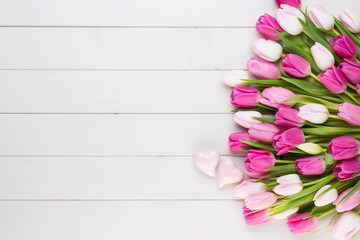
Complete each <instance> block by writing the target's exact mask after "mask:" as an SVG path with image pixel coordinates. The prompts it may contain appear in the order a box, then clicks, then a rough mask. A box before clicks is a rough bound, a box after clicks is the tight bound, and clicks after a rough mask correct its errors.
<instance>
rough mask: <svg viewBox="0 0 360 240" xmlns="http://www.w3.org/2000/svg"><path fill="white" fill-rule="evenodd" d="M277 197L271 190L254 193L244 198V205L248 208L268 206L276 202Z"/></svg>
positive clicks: (254, 208) (255, 208)
mask: <svg viewBox="0 0 360 240" xmlns="http://www.w3.org/2000/svg"><path fill="white" fill-rule="evenodd" d="M276 200H277V197H276V195H275V194H273V193H271V192H263V193H256V194H253V195H250V196H249V197H247V198H245V206H246V207H247V208H248V209H250V210H258V209H264V208H268V207H270V206H271V205H273V204H274V203H276Z"/></svg>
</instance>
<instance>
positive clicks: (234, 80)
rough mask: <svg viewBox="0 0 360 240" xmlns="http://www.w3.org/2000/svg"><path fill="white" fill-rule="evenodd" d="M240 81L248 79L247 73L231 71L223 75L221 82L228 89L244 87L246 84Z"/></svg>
mask: <svg viewBox="0 0 360 240" xmlns="http://www.w3.org/2000/svg"><path fill="white" fill-rule="evenodd" d="M241 79H250V76H249V74H248V72H246V71H243V70H231V71H226V72H224V73H223V75H222V77H221V82H222V83H223V84H225V85H227V86H229V87H236V86H242V87H245V86H246V85H247V83H246V82H244V81H242V80H241Z"/></svg>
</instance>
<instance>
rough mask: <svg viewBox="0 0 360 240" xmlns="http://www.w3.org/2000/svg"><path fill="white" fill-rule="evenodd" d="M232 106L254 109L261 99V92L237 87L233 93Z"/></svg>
mask: <svg viewBox="0 0 360 240" xmlns="http://www.w3.org/2000/svg"><path fill="white" fill-rule="evenodd" d="M230 97H231V104H232V105H234V106H236V107H242V108H253V107H255V106H256V104H258V102H259V99H260V97H261V95H260V92H259V90H257V89H256V88H252V87H240V86H238V87H235V88H234V89H233V90H232V92H231V96H230Z"/></svg>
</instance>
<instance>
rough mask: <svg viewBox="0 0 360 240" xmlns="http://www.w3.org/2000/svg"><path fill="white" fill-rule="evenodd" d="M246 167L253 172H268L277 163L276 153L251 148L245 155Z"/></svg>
mask: <svg viewBox="0 0 360 240" xmlns="http://www.w3.org/2000/svg"><path fill="white" fill-rule="evenodd" d="M244 165H245V169H246V170H249V171H252V172H261V173H267V170H266V169H268V168H271V167H273V166H274V165H275V157H274V155H273V154H272V153H271V152H269V151H266V150H258V149H250V150H249V151H248V152H247V154H246V156H245V164H244Z"/></svg>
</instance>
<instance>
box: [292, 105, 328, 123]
mask: <svg viewBox="0 0 360 240" xmlns="http://www.w3.org/2000/svg"><path fill="white" fill-rule="evenodd" d="M329 115H330V113H329V110H328V109H327V108H326V107H325V106H324V105H321V104H315V103H310V104H306V105H304V106H301V107H300V108H299V114H298V116H299V117H301V118H302V119H305V120H306V121H308V122H311V123H315V124H321V123H324V122H326V121H327V120H328V118H329Z"/></svg>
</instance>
